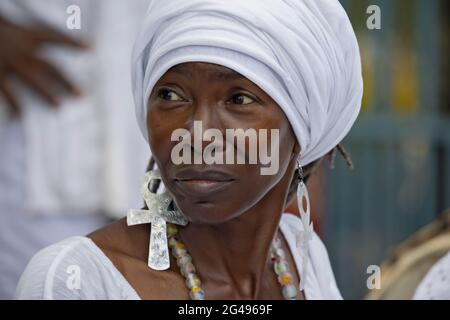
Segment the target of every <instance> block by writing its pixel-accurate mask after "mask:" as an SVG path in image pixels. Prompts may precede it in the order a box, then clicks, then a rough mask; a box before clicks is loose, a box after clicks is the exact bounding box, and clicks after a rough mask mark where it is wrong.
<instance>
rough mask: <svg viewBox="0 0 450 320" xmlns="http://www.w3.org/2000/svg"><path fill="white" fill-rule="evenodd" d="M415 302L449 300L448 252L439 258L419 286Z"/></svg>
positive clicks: (449, 254) (449, 258) (449, 266)
mask: <svg viewBox="0 0 450 320" xmlns="http://www.w3.org/2000/svg"><path fill="white" fill-rule="evenodd" d="M414 299H415V300H450V252H449V253H448V254H447V255H446V256H444V257H443V258H441V259H440V260H439V261H438V262H437V263H436V264H435V265H433V267H431V269H430V271H428V273H427V275H426V276H425V278H424V279H423V280H422V282H421V283H420V284H419V286H418V287H417V289H416V292H415V294H414Z"/></svg>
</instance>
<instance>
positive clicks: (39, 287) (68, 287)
mask: <svg viewBox="0 0 450 320" xmlns="http://www.w3.org/2000/svg"><path fill="white" fill-rule="evenodd" d="M16 298H17V299H55V300H64V299H127V298H131V299H133V298H135V299H136V298H138V297H137V294H136V293H135V292H134V291H132V290H131V288H130V287H129V286H127V283H126V281H125V279H124V278H123V277H122V276H121V274H120V272H119V271H118V270H117V269H116V268H115V267H114V265H113V264H112V262H111V261H110V260H109V259H108V258H107V257H106V256H105V255H104V254H103V252H102V251H101V250H100V249H99V248H98V247H97V246H96V245H95V243H94V242H93V241H92V240H91V239H89V238H87V237H70V238H67V239H65V240H62V241H60V242H58V243H55V244H53V245H50V246H48V247H46V248H44V249H42V250H41V251H39V252H38V253H36V254H35V255H34V257H33V258H32V259H31V260H30V262H29V263H28V265H27V267H26V269H25V271H24V273H23V274H22V276H21V278H20V280H19V283H18V286H17V289H16Z"/></svg>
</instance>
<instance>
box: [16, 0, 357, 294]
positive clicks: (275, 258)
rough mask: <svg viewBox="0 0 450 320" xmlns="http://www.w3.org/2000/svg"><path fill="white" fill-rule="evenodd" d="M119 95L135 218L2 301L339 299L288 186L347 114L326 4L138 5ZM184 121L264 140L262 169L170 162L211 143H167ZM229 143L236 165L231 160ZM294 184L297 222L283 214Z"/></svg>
mask: <svg viewBox="0 0 450 320" xmlns="http://www.w3.org/2000/svg"><path fill="white" fill-rule="evenodd" d="M133 86H134V95H135V104H136V113H137V119H138V122H139V125H140V128H141V130H142V132H143V134H144V136H145V137H146V138H147V140H148V142H149V146H150V149H151V151H152V155H153V159H154V161H152V162H151V163H150V167H149V170H150V171H149V173H148V174H147V175H146V177H145V180H144V183H143V188H142V192H143V195H144V199H145V201H146V204H147V208H146V209H145V210H131V211H130V212H129V214H128V221H126V220H125V219H122V220H120V221H118V222H116V223H114V224H112V225H110V226H107V227H106V228H103V229H101V230H98V231H97V232H94V233H93V234H90V235H89V236H88V237H76V238H70V239H67V240H65V241H63V242H61V243H58V244H55V245H53V246H51V247H48V248H47V249H44V250H43V251H41V252H40V253H38V254H37V255H36V256H35V257H34V258H33V260H32V261H31V262H30V264H29V266H28V268H27V270H26V271H25V273H24V275H23V276H22V279H21V281H20V283H19V286H18V289H17V297H18V298H38V299H39V298H50V299H51V298H53V299H67V298H68V299H76V298H81V299H95V298H101V299H139V298H142V299H305V298H306V299H340V298H341V295H340V293H339V290H338V289H337V286H336V283H335V280H334V276H333V273H332V270H331V266H330V263H329V259H328V256H327V253H326V249H325V247H324V246H323V244H322V242H321V241H320V240H319V238H318V237H317V236H316V235H315V234H313V233H312V224H311V223H310V222H309V203H308V202H309V201H308V197H307V191H306V187H305V184H304V180H305V178H306V177H307V175H308V173H309V171H310V170H311V169H312V168H313V167H314V164H317V163H318V162H319V161H320V159H322V158H323V157H324V156H326V155H327V154H330V153H333V150H335V148H336V147H337V146H338V144H339V142H340V141H341V140H342V139H343V138H344V137H345V135H346V134H347V133H348V131H349V130H350V128H351V126H352V125H353V123H354V121H355V119H356V117H357V115H358V113H359V110H360V102H361V96H362V78H361V63H360V56H359V50H358V45H357V41H356V38H355V35H354V32H353V30H352V27H351V24H350V22H349V20H348V18H347V16H346V14H345V11H344V10H343V8H342V7H341V6H340V4H339V2H338V1H337V0H336V1H334V0H333V1H330V0H319V1H318V0H276V1H274V0H263V1H261V0H251V1H237V0H232V1H230V0H226V1H224V0H192V1H183V0H169V1H165V2H164V3H162V2H159V1H152V2H151V3H150V7H149V9H148V12H147V16H146V19H145V22H144V24H143V26H142V31H141V33H140V35H139V36H138V39H137V41H136V44H135V48H134V54H133ZM199 122H200V123H201V124H202V127H203V128H204V129H215V130H216V131H214V132H215V133H216V134H217V133H222V134H225V132H227V130H239V129H243V130H246V129H247V130H248V129H252V130H255V131H257V132H259V133H261V132H266V133H268V132H270V134H269V135H268V136H267V137H266V138H267V139H266V140H265V141H266V142H267V141H274V139H273V138H276V137H277V136H278V138H279V140H280V141H281V142H282V143H278V144H277V143H275V144H270V143H269V145H270V147H268V146H265V147H266V148H267V150H266V151H269V152H268V153H270V154H271V155H277V156H278V170H276V171H275V172H274V173H273V174H262V172H263V170H262V169H263V168H265V167H267V162H264V161H259V162H256V163H250V162H249V161H246V162H245V164H236V161H234V163H229V162H226V164H218V163H213V164H207V163H206V161H201V162H198V163H197V162H195V163H194V164H189V163H186V162H183V163H181V164H180V163H179V161H178V160H179V159H174V155H177V152H174V150H175V149H177V150H178V147H179V146H180V143H181V144H183V143H184V145H183V146H182V147H183V148H181V149H182V150H184V152H188V151H191V152H193V153H194V158H195V154H196V153H197V154H198V153H199V154H202V155H203V156H204V155H205V154H206V150H207V149H208V148H210V143H216V142H221V141H217V140H220V139H218V138H217V135H216V136H215V137H216V138H215V139H212V138H211V136H210V137H209V139H204V140H208V141H206V142H207V143H205V141H200V145H199V144H196V142H195V141H194V143H193V145H192V143H190V142H191V140H190V139H188V140H184V139H181V140H182V141H181V142H180V140H179V139H178V138H180V136H178V138H176V139H174V133H175V132H177V130H180V129H181V130H184V132H185V133H186V132H187V133H189V134H192V135H193V136H196V134H198V130H197V129H198V127H197V126H196V124H198V123H199ZM272 130H276V131H272ZM275 132H276V134H275ZM257 137H258V141H257V142H258V146H261V144H260V143H261V142H262V141H263V140H262V137H261V136H260V135H257ZM191 138H192V137H191ZM212 140H213V142H211V141H212ZM225 140H226V139H225ZM275 141H276V139H275ZM222 142H223V141H222ZM229 142H230V141H228V140H226V141H225V143H223V144H225V145H227V146H228V143H229ZM232 145H233V148H234V149H233V150H235V151H236V157H235V155H234V154H233V157H231V158H230V159H231V160H236V158H237V157H238V154H239V152H240V151H242V150H239V149H237V148H236V147H235V140H234V138H233V141H232ZM262 145H263V148H264V144H262ZM249 146H250V142H248V143H247V144H246V146H245V147H246V148H247V147H249ZM213 149H214V152H210V155H213V156H216V155H217V154H216V153H215V152H218V153H219V154H221V152H222V151H223V149H225V148H223V149H221V148H213ZM209 151H211V150H209ZM259 152H260V155H261V149H259ZM183 156H184V154H183V155H182V157H183ZM183 159H185V158H183ZM189 159H191V157H189ZM272 159H274V158H272ZM244 160H248V157H247V156H246V155H245V156H244ZM231 162H233V161H231ZM154 165H156V167H157V168H158V169H159V171H156V170H155V169H156V168H154ZM159 175H160V176H159ZM160 178H161V179H162V183H163V185H164V186H161V188H158V183H160V182H161V181H160ZM164 187H165V188H164ZM296 189H297V195H298V197H299V203H301V204H302V205H300V207H299V209H300V211H301V214H302V219H299V218H297V217H295V216H293V215H289V214H283V212H284V208H285V207H286V205H287V203H288V202H289V201H290V198H291V196H292V194H293V192H292V191H294V193H295V190H296ZM157 190H159V191H158V194H156V192H157ZM164 190H165V191H164ZM127 222H128V224H129V225H130V226H128V225H127ZM147 222H150V223H151V228H150V227H149V226H148V225H147V224H142V223H147ZM175 224H179V226H176V225H175ZM150 230H151V231H150ZM166 232H167V235H166ZM149 239H150V241H149ZM149 242H150V243H149ZM167 243H168V245H169V246H170V248H171V249H172V255H171V256H168V253H167Z"/></svg>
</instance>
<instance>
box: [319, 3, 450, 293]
mask: <svg viewBox="0 0 450 320" xmlns="http://www.w3.org/2000/svg"><path fill="white" fill-rule="evenodd" d="M341 2H342V3H343V5H344V7H345V8H346V10H347V12H348V13H349V16H350V19H351V20H352V23H353V24H354V28H355V30H356V33H357V36H358V41H359V43H360V47H361V54H362V59H363V64H364V67H363V68H364V78H365V79H364V81H365V96H364V102H363V111H362V114H361V116H360V118H359V119H358V121H357V123H356V125H355V127H354V128H353V129H352V131H351V133H350V134H349V136H348V137H347V138H346V139H345V140H344V145H345V147H346V148H347V149H348V151H349V152H350V154H351V157H352V159H353V161H354V163H355V170H354V171H349V170H348V169H347V167H346V166H345V164H344V163H343V161H338V163H337V164H336V168H335V170H333V171H331V172H330V173H329V174H328V175H327V190H326V192H327V197H326V199H327V205H326V206H327V209H326V219H325V221H324V222H325V224H324V236H325V239H324V240H325V242H326V244H327V247H328V250H329V254H330V258H331V261H332V264H333V267H334V270H335V274H336V279H337V282H338V285H339V287H340V288H341V291H342V294H343V295H344V298H348V299H356V298H362V297H363V296H364V295H365V294H366V293H367V291H368V289H367V287H366V279H367V278H368V276H369V275H368V274H367V273H366V272H367V267H368V266H369V265H373V264H375V265H379V264H380V263H381V261H382V260H383V259H384V258H386V257H387V254H388V253H389V249H390V248H392V247H393V246H395V245H396V244H398V243H399V242H400V241H401V240H403V239H405V238H406V237H407V236H409V235H411V234H412V233H413V232H414V231H416V230H417V229H418V228H419V227H421V226H423V225H424V224H426V223H428V222H430V221H432V220H433V219H435V218H436V217H437V216H438V214H439V213H440V212H441V211H442V210H443V209H444V208H447V207H450V119H449V118H448V113H447V115H446V114H445V112H444V108H443V107H442V101H441V100H442V99H441V98H440V97H441V92H440V90H442V89H441V88H442V83H441V79H442V77H441V75H442V74H441V67H442V63H443V61H444V59H448V57H444V54H443V50H442V26H443V24H444V21H442V20H443V19H442V17H441V12H440V10H441V9H442V5H443V2H444V1H440V0H394V1H392V0H378V1H376V0H374V1H365V0H342V1H341ZM369 5H378V6H379V7H380V9H381V21H382V29H381V30H368V29H367V28H366V19H367V17H368V14H366V9H367V7H368V6H369ZM445 22H446V21H445ZM445 89H446V88H445Z"/></svg>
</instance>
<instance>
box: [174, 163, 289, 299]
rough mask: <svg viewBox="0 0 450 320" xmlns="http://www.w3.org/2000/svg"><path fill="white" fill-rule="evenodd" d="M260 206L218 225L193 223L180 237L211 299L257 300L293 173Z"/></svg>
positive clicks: (267, 269) (184, 229) (268, 266)
mask: <svg viewBox="0 0 450 320" xmlns="http://www.w3.org/2000/svg"><path fill="white" fill-rule="evenodd" d="M287 171H288V172H289V173H287V174H286V175H285V177H283V179H282V180H281V181H280V182H279V183H278V184H277V185H276V186H275V187H274V188H272V189H271V190H270V191H269V192H268V193H267V194H266V195H265V196H264V198H263V199H262V200H261V201H259V202H258V204H257V205H256V206H254V207H252V208H251V209H249V210H247V211H246V212H244V213H243V214H241V215H240V216H239V217H237V218H234V219H232V220H229V221H227V222H224V223H221V224H218V225H207V224H196V223H190V224H189V225H188V227H186V228H180V238H181V241H182V242H183V243H184V244H185V246H186V249H187V251H188V252H189V254H190V255H191V256H192V259H193V263H194V265H195V267H196V269H197V272H198V274H199V276H200V278H201V280H202V286H203V287H207V288H211V289H210V290H213V291H214V292H210V290H206V289H205V291H207V294H208V296H213V297H218V298H230V299H256V298H257V297H258V295H259V294H260V291H261V289H262V284H263V281H264V277H265V276H267V274H268V272H271V270H269V268H270V265H269V264H268V260H269V250H270V246H271V243H272V240H273V238H274V236H275V234H276V233H277V230H278V225H279V221H280V218H281V214H282V213H283V210H284V206H285V199H286V196H287V190H288V186H289V184H290V182H291V177H292V172H290V170H287Z"/></svg>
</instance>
